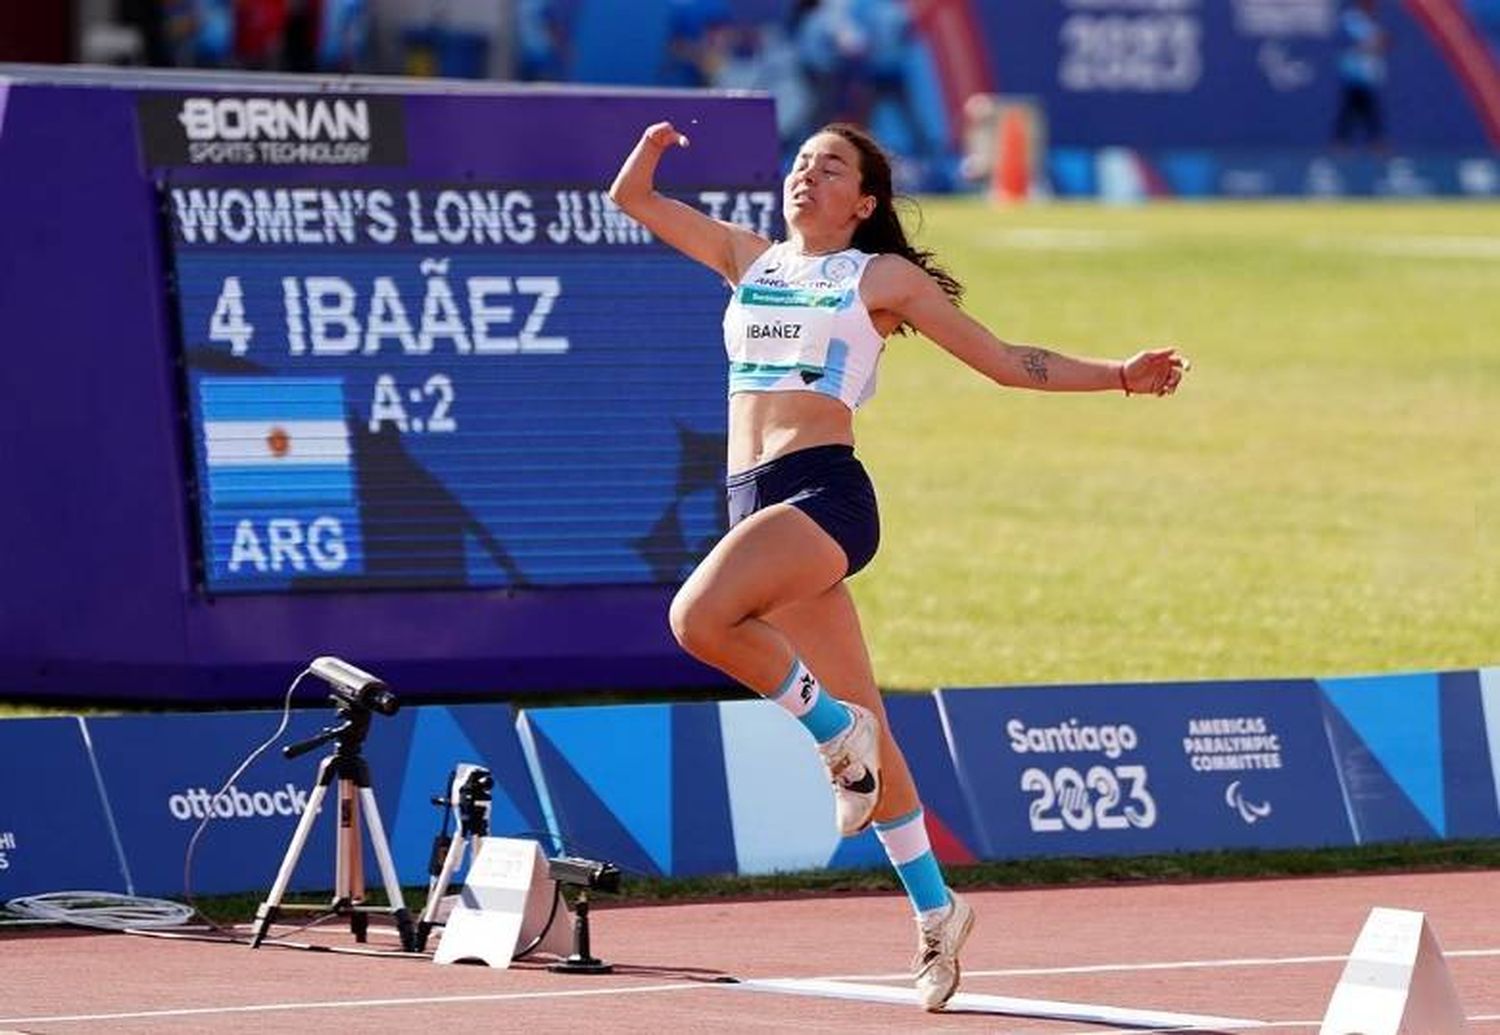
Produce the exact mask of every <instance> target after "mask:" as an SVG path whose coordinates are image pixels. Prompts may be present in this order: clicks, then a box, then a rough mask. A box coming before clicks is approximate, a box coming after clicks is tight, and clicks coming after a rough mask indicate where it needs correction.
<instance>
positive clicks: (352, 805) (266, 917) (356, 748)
mask: <svg viewBox="0 0 1500 1035" xmlns="http://www.w3.org/2000/svg"><path fill="white" fill-rule="evenodd" d="M333 700H334V701H335V703H337V705H338V715H339V717H340V718H341V719H342V720H343V721H342V722H340V723H339V724H338V725H336V726H329V727H327V728H326V729H323V730H321V731H320V732H319V733H318V734H317V735H316V736H313V737H310V738H308V739H307V740H304V741H301V742H299V743H296V744H289V745H288V746H287V747H285V748H283V749H282V752H281V753H282V754H283V755H284V756H286V757H287V758H288V759H292V758H296V757H298V756H299V755H305V754H307V753H308V752H309V751H312V750H314V749H316V748H318V747H321V746H322V745H324V744H326V743H328V742H329V741H331V740H336V741H337V742H338V747H337V748H335V749H334V752H333V754H331V755H329V756H328V757H327V758H325V759H323V761H322V763H321V764H320V765H319V766H318V778H317V785H316V786H315V787H314V788H313V790H312V793H311V794H309V795H308V798H307V808H306V809H305V810H304V811H303V813H302V819H301V820H300V821H299V822H298V823H297V830H296V832H295V833H294V834H293V835H292V842H291V844H290V845H288V846H287V850H286V856H285V857H284V858H283V859H282V860H281V869H280V870H279V871H277V874H276V883H275V884H274V885H272V887H271V893H270V894H269V895H267V896H266V900H265V901H264V902H262V903H261V904H260V908H259V909H257V910H256V911H255V934H254V937H253V938H252V939H251V942H250V947H251V948H252V949H253V948H256V947H257V946H259V945H260V943H261V942H262V941H263V940H264V939H265V937H266V932H267V931H268V930H270V927H271V924H272V923H273V922H274V921H275V920H276V919H277V917H279V916H280V914H281V913H282V912H285V911H291V910H298V911H311V912H327V911H332V912H333V913H335V914H338V915H348V917H349V929H350V930H351V931H353V932H354V937H355V940H356V941H360V942H363V941H364V940H365V937H366V932H367V930H368V928H369V914H370V913H390V914H392V915H393V916H394V918H395V921H396V929H397V931H398V932H399V933H400V936H401V948H402V949H404V950H406V951H407V952H411V951H414V949H415V948H416V932H415V931H414V930H413V929H412V923H411V916H410V914H408V913H407V911H406V903H405V902H404V901H403V900H402V898H401V885H400V883H399V882H398V881H397V879H396V865H395V863H394V862H392V861H391V849H390V845H389V844H387V842H386V837H385V826H384V824H382V823H381V822H380V809H379V808H378V807H377V806H376V804H375V792H374V791H372V790H371V789H370V767H369V764H368V763H367V762H365V760H364V756H362V755H361V754H360V747H361V746H362V745H363V744H364V742H365V735H366V734H367V733H368V732H369V729H370V709H369V708H368V707H366V706H364V705H363V704H361V703H358V702H357V701H356V702H351V701H349V700H346V699H345V698H343V697H342V696H335V697H334V698H333ZM335 780H336V781H338V801H339V826H338V843H337V846H336V847H335V850H334V876H333V902H332V904H331V905H329V906H326V907H325V906H312V905H297V904H293V905H285V906H284V905H282V903H281V900H282V898H283V896H285V895H286V889H287V885H288V884H290V883H291V880H292V873H293V871H294V870H296V868H297V860H298V859H299V858H300V857H301V855H302V849H303V847H304V846H306V844H307V838H308V835H309V834H310V833H312V827H313V821H314V819H315V818H316V817H317V815H318V810H319V809H321V808H322V806H323V798H324V796H325V795H326V794H327V793H328V788H329V785H331V784H332V783H333V782H334V781H335ZM361 805H362V806H363V807H364V810H365V814H366V815H367V816H368V817H369V824H370V844H371V847H372V848H374V850H375V859H376V861H377V863H378V864H379V866H380V878H381V881H382V882H383V883H384V884H385V894H386V899H387V901H388V902H389V903H390V904H389V905H388V906H367V905H365V904H364V897H365V881H364V866H363V856H362V854H361V851H360V839H359V811H360V807H361Z"/></svg>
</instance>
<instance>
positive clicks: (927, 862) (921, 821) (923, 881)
mask: <svg viewBox="0 0 1500 1035" xmlns="http://www.w3.org/2000/svg"><path fill="white" fill-rule="evenodd" d="M875 836H876V837H877V838H879V839H880V843H881V844H882V845H883V846H884V847H885V854H886V855H888V856H889V857H890V860H891V865H892V866H894V867H896V875H897V876H898V877H900V878H901V883H902V884H903V885H904V886H905V887H906V894H907V897H909V898H910V899H911V907H912V911H913V912H915V913H916V914H917V916H918V918H919V919H924V920H925V919H927V918H928V917H931V916H934V915H936V914H938V913H941V912H943V911H944V910H946V909H947V908H948V903H949V902H950V901H951V899H950V897H949V895H948V885H947V883H946V882H945V881H944V880H943V871H942V870H941V869H939V868H938V861H937V856H935V855H933V854H932V844H931V842H929V841H928V839H927V823H926V821H925V818H924V813H923V812H922V807H921V806H920V805H919V806H917V807H916V808H915V809H913V810H912V811H911V812H908V813H907V814H906V815H904V816H898V817H896V818H895V819H892V820H887V821H886V822H884V823H876V824H875Z"/></svg>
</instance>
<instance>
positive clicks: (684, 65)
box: [661, 0, 734, 87]
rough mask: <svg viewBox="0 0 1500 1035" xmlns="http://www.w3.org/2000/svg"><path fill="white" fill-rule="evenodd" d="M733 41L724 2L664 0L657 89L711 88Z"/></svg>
mask: <svg viewBox="0 0 1500 1035" xmlns="http://www.w3.org/2000/svg"><path fill="white" fill-rule="evenodd" d="M733 37H734V28H733V18H732V16H731V14H730V10H729V5H728V3H726V2H725V0H668V3H667V46H666V53H665V55H664V60H663V61H662V71H661V85H663V86H681V87H704V86H709V85H711V84H712V83H713V82H714V79H715V78H716V77H717V76H718V73H719V70H720V69H721V68H722V67H723V65H724V62H725V61H726V60H727V58H728V55H729V48H730V43H731V40H732V39H733Z"/></svg>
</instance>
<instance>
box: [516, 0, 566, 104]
mask: <svg viewBox="0 0 1500 1035" xmlns="http://www.w3.org/2000/svg"><path fill="white" fill-rule="evenodd" d="M568 39H569V35H568V23H567V20H566V19H565V18H564V17H563V14H562V11H561V10H559V5H558V3H557V0H516V31H515V48H516V78H517V79H519V80H520V81H521V82H523V83H558V82H562V81H563V80H564V79H566V78H567V77H568V49H569V48H568Z"/></svg>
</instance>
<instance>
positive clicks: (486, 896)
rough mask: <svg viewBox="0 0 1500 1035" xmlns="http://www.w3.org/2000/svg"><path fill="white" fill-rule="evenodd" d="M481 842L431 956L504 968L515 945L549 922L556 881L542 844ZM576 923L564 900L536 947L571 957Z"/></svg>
mask: <svg viewBox="0 0 1500 1035" xmlns="http://www.w3.org/2000/svg"><path fill="white" fill-rule="evenodd" d="M477 843H478V846H479V847H478V848H477V849H476V850H475V852H474V858H473V859H472V860H470V862H469V872H468V874H467V875H466V876H465V877H464V886H463V890H462V891H461V892H459V895H458V902H457V903H456V904H455V905H454V907H453V910H452V912H451V913H449V914H448V922H447V924H446V925H445V926H444V927H443V936H442V939H441V940H440V941H439V942H438V945H437V951H436V952H434V953H433V956H432V960H433V962H434V963H454V962H457V961H458V960H482V961H483V962H485V963H488V964H489V965H490V966H492V967H499V968H500V969H502V970H503V969H505V968H507V967H509V966H510V962H511V957H512V956H514V955H515V952H516V949H517V948H519V947H522V946H525V945H526V944H528V943H529V942H530V941H531V940H532V939H533V938H535V937H536V936H537V934H538V933H540V932H541V930H542V927H543V925H545V924H546V923H547V917H548V916H549V915H550V913H551V911H552V896H553V894H554V889H553V884H552V881H551V879H550V878H548V876H547V860H546V858H545V857H544V856H543V855H542V848H541V846H540V845H538V844H537V843H536V842H535V841H527V840H525V839H522V838H513V837H481V838H478V839H477ZM571 927H572V925H571V923H570V921H569V913H568V908H567V905H566V904H565V903H562V902H559V903H558V905H557V916H556V918H555V919H554V920H553V921H552V928H551V930H549V931H548V932H547V937H546V938H545V939H543V940H542V943H541V944H540V945H538V946H537V949H538V950H539V951H542V952H550V953H552V954H554V955H557V956H565V955H567V954H568V952H569V951H571V950H570V948H569V946H570V945H571V944H572V934H571Z"/></svg>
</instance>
